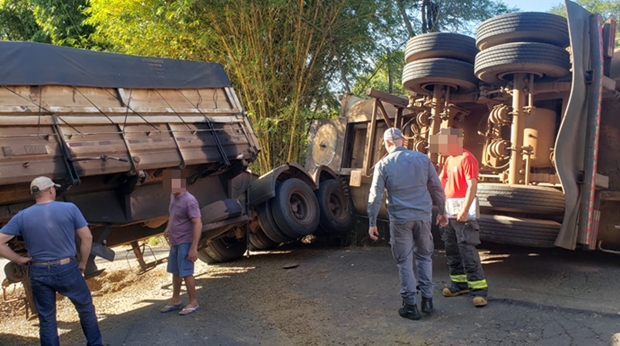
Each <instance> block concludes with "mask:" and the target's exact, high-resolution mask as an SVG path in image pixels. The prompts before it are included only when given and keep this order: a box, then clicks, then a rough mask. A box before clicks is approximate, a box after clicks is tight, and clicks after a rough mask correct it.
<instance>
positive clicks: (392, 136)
mask: <svg viewBox="0 0 620 346" xmlns="http://www.w3.org/2000/svg"><path fill="white" fill-rule="evenodd" d="M399 139H403V133H402V132H400V129H398V128H396V127H390V128H389V129H387V130H385V132H383V140H384V141H396V140H399Z"/></svg>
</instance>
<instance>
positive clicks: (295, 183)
mask: <svg viewBox="0 0 620 346" xmlns="http://www.w3.org/2000/svg"><path fill="white" fill-rule="evenodd" d="M270 203H271V212H272V213H273V218H274V219H275V221H276V224H277V225H278V227H279V228H280V229H281V230H282V232H284V234H286V235H288V236H289V237H291V238H301V237H304V236H307V235H308V234H311V233H314V231H316V228H317V227H318V226H319V202H318V201H317V199H316V196H314V192H313V191H312V189H311V188H310V186H308V184H306V183H305V182H303V181H302V180H300V179H297V178H291V179H287V180H285V181H283V182H281V183H280V184H278V186H276V196H275V197H274V198H272V199H271V200H270Z"/></svg>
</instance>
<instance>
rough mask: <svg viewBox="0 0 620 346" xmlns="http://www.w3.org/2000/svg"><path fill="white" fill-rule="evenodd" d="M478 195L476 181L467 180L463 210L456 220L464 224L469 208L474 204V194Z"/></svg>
mask: <svg viewBox="0 0 620 346" xmlns="http://www.w3.org/2000/svg"><path fill="white" fill-rule="evenodd" d="M477 193H478V179H467V193H466V194H465V203H464V205H463V210H461V212H460V213H459V215H458V216H457V218H458V220H459V221H461V222H466V221H467V220H468V217H469V208H471V204H472V203H473V202H474V198H476V194H477Z"/></svg>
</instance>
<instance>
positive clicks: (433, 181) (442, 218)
mask: <svg viewBox="0 0 620 346" xmlns="http://www.w3.org/2000/svg"><path fill="white" fill-rule="evenodd" d="M427 167H428V168H427V169H428V181H427V182H426V188H427V189H428V192H429V193H430V195H431V198H432V199H433V202H435V205H436V206H437V224H438V225H440V226H441V227H444V226H446V225H447V224H448V216H447V215H446V194H445V192H444V190H443V185H442V183H441V181H440V180H439V176H437V171H436V170H435V167H434V166H433V163H432V162H431V160H428V166H427ZM443 173H444V172H443V171H442V175H443Z"/></svg>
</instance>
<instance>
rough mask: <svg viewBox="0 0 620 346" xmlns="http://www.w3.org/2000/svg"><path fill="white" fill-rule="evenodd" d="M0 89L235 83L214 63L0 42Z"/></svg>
mask: <svg viewBox="0 0 620 346" xmlns="http://www.w3.org/2000/svg"><path fill="white" fill-rule="evenodd" d="M0 85H37V86H38V85H67V86H85V87H99V88H138V89H186V88H187V89H194V88H221V87H228V86H230V85H231V84H230V80H229V79H228V76H227V75H226V72H224V68H223V67H222V65H220V64H215V63H208V62H198V61H189V60H175V59H163V58H153V57H143V56H135V55H123V54H114V53H104V52H95V51H88V50H83V49H75V48H68V47H60V46H54V45H50V44H42V43H33V42H8V41H0Z"/></svg>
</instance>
